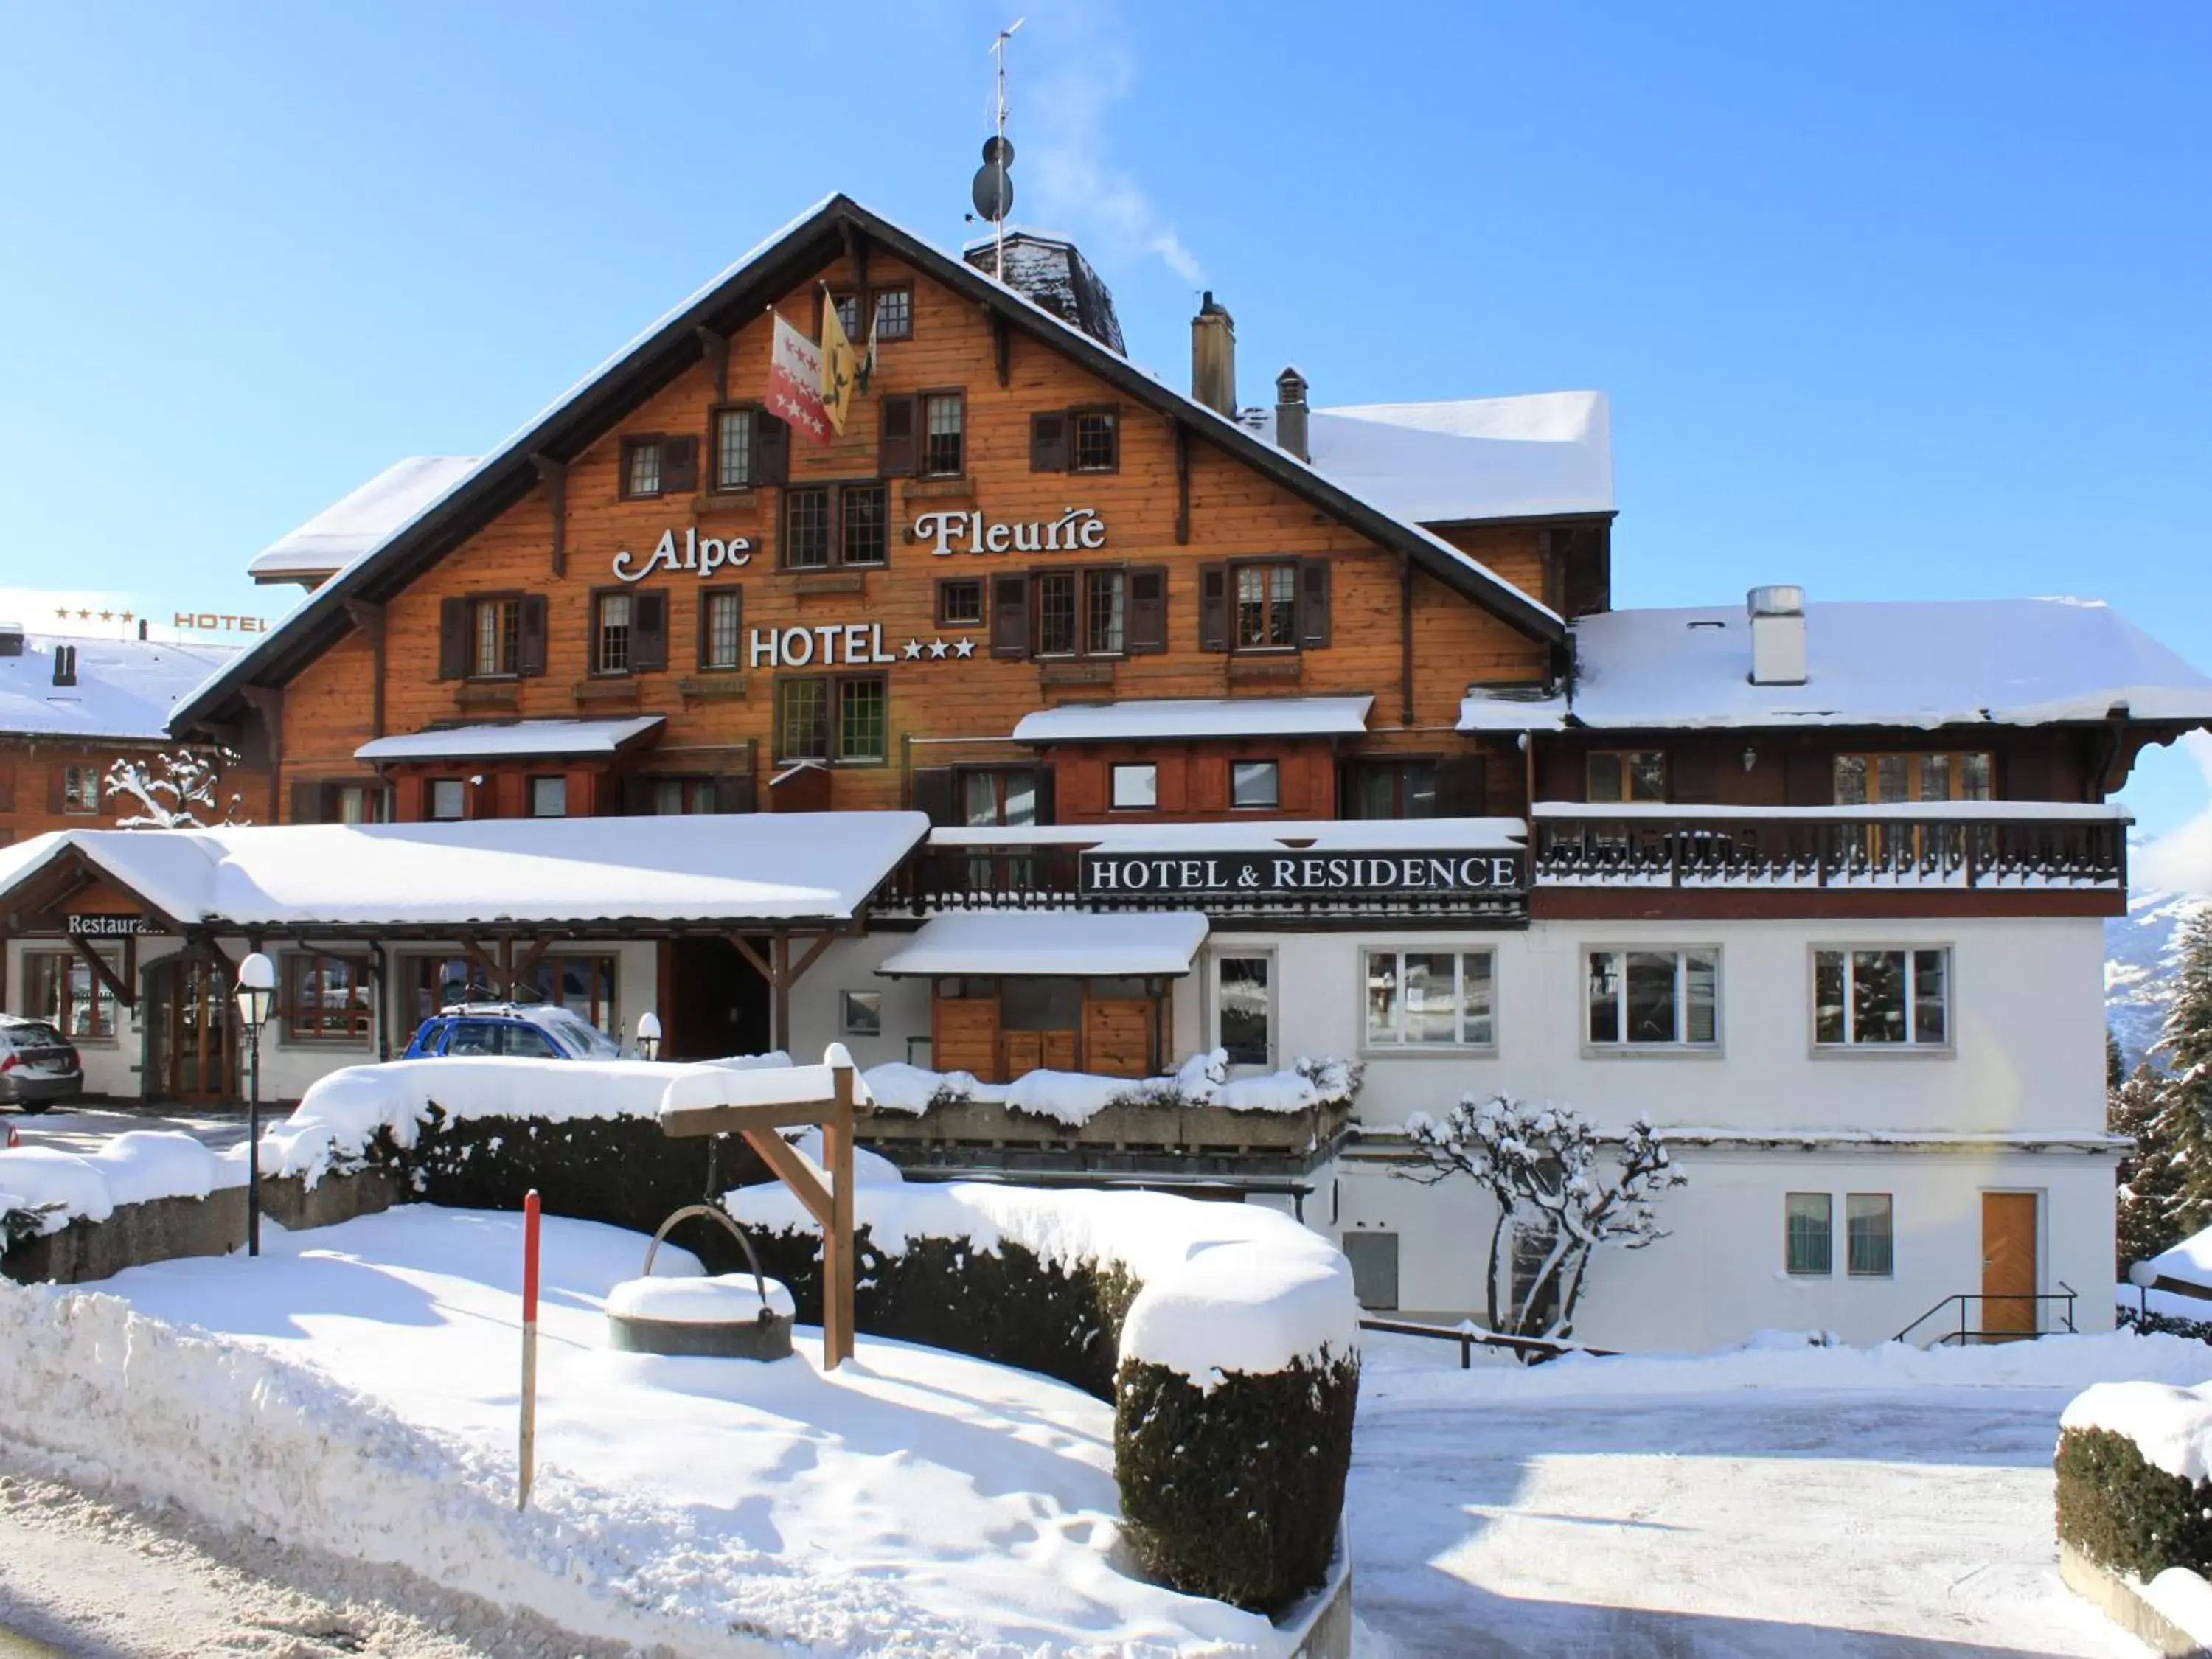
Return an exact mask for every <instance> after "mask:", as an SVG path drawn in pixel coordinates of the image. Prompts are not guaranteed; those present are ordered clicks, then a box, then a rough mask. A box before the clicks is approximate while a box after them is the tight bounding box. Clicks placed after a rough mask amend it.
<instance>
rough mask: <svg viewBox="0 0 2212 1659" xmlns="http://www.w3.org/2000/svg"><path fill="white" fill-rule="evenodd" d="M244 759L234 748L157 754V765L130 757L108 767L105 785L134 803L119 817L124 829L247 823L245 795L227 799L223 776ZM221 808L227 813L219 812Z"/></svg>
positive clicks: (115, 797) (114, 794)
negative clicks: (128, 813)
mask: <svg viewBox="0 0 2212 1659" xmlns="http://www.w3.org/2000/svg"><path fill="white" fill-rule="evenodd" d="M242 759H243V757H241V756H240V754H239V753H238V751H237V750H233V749H222V748H217V749H213V750H191V749H179V750H177V751H176V752H175V753H173V754H171V753H169V752H167V751H166V750H165V751H163V752H162V753H161V754H158V755H156V756H155V757H154V763H153V765H152V766H151V767H149V766H147V765H145V764H144V763H142V762H140V761H137V760H132V759H131V758H129V757H125V758H123V759H120V760H118V761H117V762H116V763H114V764H113V765H112V766H110V767H109V768H108V769H107V775H106V778H104V779H103V780H102V781H101V787H102V788H103V789H104V790H105V792H106V795H107V798H108V799H110V800H121V801H125V802H129V803H131V807H132V809H135V810H132V811H131V816H130V817H124V818H118V819H117V820H116V827H117V828H118V829H210V828H212V827H213V826H215V825H216V824H222V823H250V822H251V820H250V819H248V818H246V817H243V816H241V815H240V811H239V809H240V806H242V805H244V804H245V801H244V798H243V797H242V796H240V795H237V794H233V795H232V796H231V797H230V798H229V799H228V800H225V799H222V775H223V773H224V772H225V771H227V770H228V769H230V768H231V767H234V766H236V765H239V764H240V763H241V761H242ZM218 812H220V813H221V814H222V816H221V817H216V813H218Z"/></svg>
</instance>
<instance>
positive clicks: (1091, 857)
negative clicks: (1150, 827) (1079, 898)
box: [1076, 850, 1528, 900]
mask: <svg viewBox="0 0 2212 1659" xmlns="http://www.w3.org/2000/svg"><path fill="white" fill-rule="evenodd" d="M1527 888H1528V882H1527V880H1526V879H1525V878H1524V877H1523V875H1522V865H1521V856H1520V854H1517V853H1469V852H1465V851H1452V852H1419V851H1410V850H1409V851H1406V852H1389V853H1298V852H1284V853H1278V852H1272V851H1271V852H1259V853H1255V852H1222V853H1110V852H1109V853H1085V854H1083V855H1082V856H1081V857H1080V858H1079V860H1077V862H1076V890H1077V891H1078V892H1079V893H1080V894H1081V895H1083V896H1085V897H1086V898H1146V897H1163V898H1188V899H1253V900H1258V899H1299V898H1305V899H1347V898H1361V899H1415V898H1452V897H1460V898H1495V897H1504V896H1510V895H1517V894H1519V893H1522V892H1524V891H1526V890H1527Z"/></svg>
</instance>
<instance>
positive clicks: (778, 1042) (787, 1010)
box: [768, 933, 791, 1054]
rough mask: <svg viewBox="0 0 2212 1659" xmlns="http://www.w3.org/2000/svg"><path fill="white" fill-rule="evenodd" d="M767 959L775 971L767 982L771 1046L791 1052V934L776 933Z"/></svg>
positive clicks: (769, 945) (772, 936)
mask: <svg viewBox="0 0 2212 1659" xmlns="http://www.w3.org/2000/svg"><path fill="white" fill-rule="evenodd" d="M768 948H769V961H770V962H772V963H775V975H774V976H773V977H771V978H770V979H769V982H768V986H769V989H768V996H769V1021H770V1024H771V1026H772V1028H773V1029H772V1033H771V1043H772V1046H773V1047H775V1048H781V1050H782V1051H783V1052H784V1053H785V1054H789V1053H790V1052H791V935H790V934H788V933H776V934H773V935H771V936H770V938H769V942H768Z"/></svg>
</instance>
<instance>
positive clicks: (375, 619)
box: [345, 573, 557, 738]
mask: <svg viewBox="0 0 2212 1659" xmlns="http://www.w3.org/2000/svg"><path fill="white" fill-rule="evenodd" d="M556 574H557V573H556ZM345 608H346V615H347V616H349V617H352V618H353V625H354V626H355V627H356V628H358V629H361V631H362V633H364V634H366V635H368V648H369V650H370V652H371V653H373V661H374V669H373V670H372V672H371V676H370V679H369V694H368V695H369V705H368V706H369V735H370V736H371V737H375V738H380V737H382V736H383V735H384V607H383V606H382V605H374V604H372V603H371V602H370V601H368V600H367V599H348V600H346V601H345Z"/></svg>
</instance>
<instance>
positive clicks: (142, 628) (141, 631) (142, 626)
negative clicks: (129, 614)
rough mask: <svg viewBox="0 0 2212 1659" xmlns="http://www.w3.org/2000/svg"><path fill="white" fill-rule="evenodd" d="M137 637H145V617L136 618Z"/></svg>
mask: <svg viewBox="0 0 2212 1659" xmlns="http://www.w3.org/2000/svg"><path fill="white" fill-rule="evenodd" d="M138 637H139V638H140V639H142V640H143V639H144V638H145V637H146V619H145V618H144V617H139V618H138Z"/></svg>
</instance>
